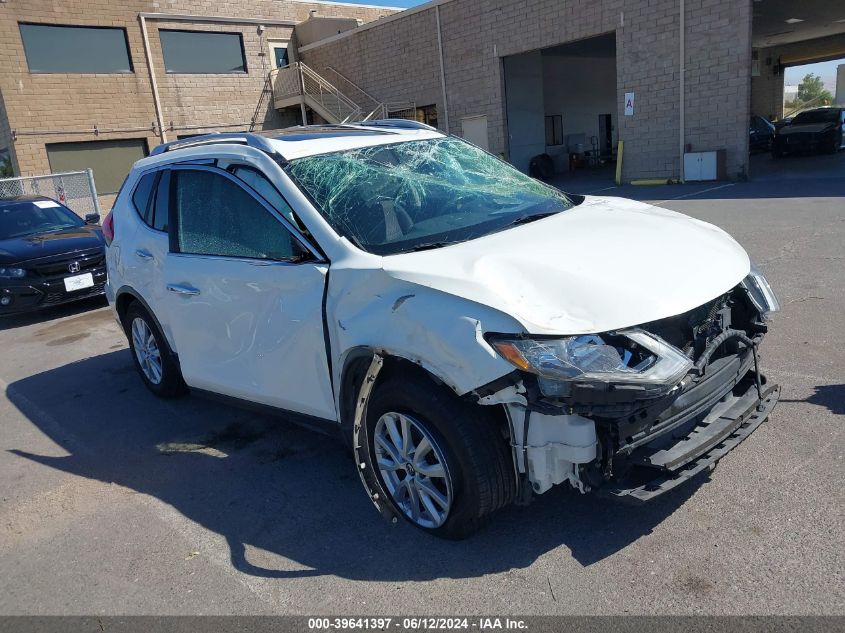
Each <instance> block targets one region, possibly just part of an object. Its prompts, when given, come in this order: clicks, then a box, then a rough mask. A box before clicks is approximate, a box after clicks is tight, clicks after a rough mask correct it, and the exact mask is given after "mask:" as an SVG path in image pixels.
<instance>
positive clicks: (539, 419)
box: [480, 280, 779, 501]
mask: <svg viewBox="0 0 845 633" xmlns="http://www.w3.org/2000/svg"><path fill="white" fill-rule="evenodd" d="M753 290H754V289H753V288H752V290H749V283H748V280H746V281H745V282H743V283H742V284H740V285H738V286H736V287H735V288H734V289H732V290H731V291H730V292H728V293H726V294H724V295H722V296H719V297H716V298H715V299H713V300H711V301H708V302H707V303H705V304H703V305H701V306H698V307H697V308H694V309H692V310H690V311H688V312H685V313H683V314H679V315H676V316H673V317H669V318H666V319H661V320H658V321H654V322H651V323H645V324H642V325H640V326H638V327H637V328H636V330H631V331H625V332H612V333H607V334H602V335H601V336H600V337H593V338H594V339H597V340H593V338H591V337H579V338H578V340H574V341H570V342H569V343H568V344H569V345H570V346H571V347H573V349H574V350H575V351H572V350H566V351H567V353H570V354H571V355H570V356H568V357H566V358H569V359H573V358H584V357H587V356H588V355H592V357H593V358H595V356H596V354H603V355H604V358H602V359H601V362H597V361H595V360H594V361H592V363H593V364H592V365H591V367H593V366H598V367H609V366H613V365H616V366H615V367H613V370H614V371H615V372H616V373H615V374H613V375H614V376H620V378H617V379H613V380H610V379H604V380H602V379H596V378H595V377H594V376H593V375H592V374H591V373H590V372H585V373H582V374H581V375H576V376H572V377H571V378H568V379H565V380H555V379H552V380H550V379H549V375H551V374H550V373H549V372H548V371H546V370H544V367H547V366H548V359H549V354H552V355H555V354H556V355H557V356H558V357H560V356H562V354H561V353H560V351H559V350H560V344H559V343H558V342H557V341H555V342H553V343H546V342H544V341H537V340H532V341H531V346H528V345H523V346H522V347H517V351H520V353H522V354H523V357H524V358H526V359H527V361H528V362H529V363H530V364H531V367H532V369H534V368H537V367H539V370H538V371H537V370H535V371H531V372H529V371H525V372H514V374H513V375H512V377H513V378H514V379H516V377H517V376H518V383H516V384H515V385H514V386H513V387H512V388H511V390H510V391H508V390H502V391H500V392H498V393H497V394H494V395H488V396H487V397H482V398H481V400H480V402H481V403H482V404H494V403H495V402H497V401H502V402H504V403H505V406H506V408H507V413H508V419H509V424H510V433H511V439H512V446H513V450H514V461H515V463H516V469H517V471H518V476H519V477H520V479H521V481H522V490H523V493H524V494H523V500H525V499H526V498H528V497H530V493H531V492H532V491H533V493H542V492H545V491H546V490H548V489H549V488H551V487H552V486H553V485H555V484H559V483H562V482H563V481H569V483H570V484H571V485H572V486H574V487H576V488H577V489H579V490H580V491H581V492H588V491H591V490H599V489H600V491H601V492H602V493H605V494H611V495H614V496H619V497H626V498H628V499H632V500H640V501H645V500H647V499H650V498H652V497H654V496H657V495H659V494H661V493H663V492H666V491H667V490H669V489H671V488H673V487H675V485H677V484H679V483H681V482H682V481H685V480H686V479H689V478H690V477H692V476H693V475H695V474H697V473H699V472H701V471H702V470H704V469H705V468H707V467H709V466H710V465H712V464H714V463H715V462H716V461H718V459H720V458H721V457H722V456H723V455H724V454H726V453H727V452H728V451H730V450H731V449H732V448H733V447H734V446H736V445H737V444H739V443H740V442H741V441H742V440H744V439H745V438H746V437H747V436H748V435H749V434H750V433H751V432H752V431H753V430H754V429H756V428H757V426H758V425H759V424H760V423H761V422H762V421H763V420H764V419H765V418H766V417H767V415H768V413H769V411H770V410H771V409H772V408H773V407H774V405H775V403H776V402H777V397H778V391H779V388H778V387H777V386H771V385H768V384H767V380H766V377H765V376H764V375H762V374H761V373H760V370H759V359H758V354H757V347H758V345H759V343H760V341H761V340H762V338H763V335H764V334H765V333H766V331H767V325H766V318H765V314H766V313H767V310H768V306H766V305H759V304H761V303H763V301H761V300H759V297H756V296H755V294H754V292H753ZM772 301H773V302H774V303H775V304H776V300H774V299H772ZM773 309H777V306H776V305H775V306H774V307H773ZM648 335H651V336H653V337H656V339H657V341H658V344H660V345H665V346H666V348H671V349H661V355H662V356H665V357H667V358H668V357H672V355H673V354H674V355H675V356H678V357H680V356H681V355H682V356H683V360H681V359H680V358H673V364H672V365H671V366H668V365H667V368H664V371H671V372H673V373H672V378H671V379H670V380H669V381H668V382H663V383H660V382H658V381H651V382H648V381H645V380H643V381H642V382H637V380H635V379H632V378H636V377H638V376H643V375H647V374H648V372H649V371H652V369H654V370H656V368H657V367H658V365H659V364H660V362H661V361H662V358H661V356H660V355H658V354H655V353H653V352H652V350H654V349H656V348H655V344H654V340H653V339H651V338H648ZM623 338H624V339H625V340H623ZM512 342H513V341H508V342H505V343H504V344H503V343H502V342H500V341H496V342H494V344H495V345H496V346H497V349H501V348H502V346H503V345H507V344H511V343H512ZM538 345H539V346H541V347H542V346H546V347H547V348H549V349H546V350H543V351H541V352H537V349H536V348H537V346H538ZM574 346H578V347H577V348H575V347H574ZM521 350H524V351H521ZM584 350H586V351H584ZM613 350H615V353H614V351H613ZM506 353H507V352H506ZM531 354H534V356H531ZM579 354H580V356H579ZM536 359H540V360H536ZM542 359H546V360H545V361H544V360H542ZM554 360H555V361H558V360H560V359H559V358H557V357H556V358H555V359H554ZM514 362H515V363H516V362H518V360H516V361H514ZM544 363H545V364H544ZM559 366H560V363H557V362H556V363H555V367H559ZM628 368H631V372H630V373H631V375H632V378H626V375H627V373H628ZM566 370H567V369H566V368H564V371H566ZM608 375H610V374H608ZM508 393H509V394H510V396H508V395H507V394H508Z"/></svg>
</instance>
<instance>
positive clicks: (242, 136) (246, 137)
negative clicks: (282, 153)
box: [150, 132, 279, 156]
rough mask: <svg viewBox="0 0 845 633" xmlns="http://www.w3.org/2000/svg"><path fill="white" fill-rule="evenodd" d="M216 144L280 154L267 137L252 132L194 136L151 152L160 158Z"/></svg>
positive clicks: (151, 154) (214, 133) (272, 154)
mask: <svg viewBox="0 0 845 633" xmlns="http://www.w3.org/2000/svg"><path fill="white" fill-rule="evenodd" d="M216 143H239V144H241V145H247V146H249V147H254V148H255V149H257V150H261V151H262V152H264V153H265V154H270V155H271V156H277V155H278V154H279V152H278V151H276V148H275V147H273V145H272V144H271V143H270V141H269V140H268V139H267V137H265V136H261V135H260V134H253V133H251V132H225V133H220V132H213V133H211V134H203V135H202V136H192V137H191V138H185V139H180V140H178V141H170V142H169V143H162V144H161V145H159V146H157V147H155V148H154V149H153V151H151V152H150V156H158V155H159V154H164V153H165V152H171V151H175V150H177V149H185V148H187V147H197V146H200V145H214V144H216Z"/></svg>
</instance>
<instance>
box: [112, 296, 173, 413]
mask: <svg viewBox="0 0 845 633" xmlns="http://www.w3.org/2000/svg"><path fill="white" fill-rule="evenodd" d="M123 324H124V328H125V329H126V337H127V338H128V339H129V347H130V349H131V350H132V360H133V361H134V362H135V368H136V369H137V370H138V373H139V374H141V379H142V380H143V381H144V384H145V385H146V386H147V388H148V389H149V390H150V391H152V392H153V393H154V394H156V395H157V396H160V397H162V398H173V397H176V396H181V395H182V394H184V393H186V392H187V391H188V387H187V385H186V384H185V381H184V380H182V372H181V371H180V370H179V361H178V360H177V359H176V356H175V354H173V352H171V351H170V347H169V346H168V345H167V341H166V340H165V339H164V336H163V335H162V333H161V331H160V330H159V328H158V326H157V325H156V322H155V320H154V319H153V318H152V317H151V316H150V314H149V312H147V310H146V309H145V308H144V306H143V305H141V303H140V302H138V301H135V302H133V303H132V304H130V305H129V307H128V308H127V310H126V315H125V316H124V318H123Z"/></svg>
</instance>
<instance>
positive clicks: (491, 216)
mask: <svg viewBox="0 0 845 633" xmlns="http://www.w3.org/2000/svg"><path fill="white" fill-rule="evenodd" d="M288 173H289V174H290V175H291V176H292V177H293V178H294V180H295V181H296V182H297V184H298V185H299V186H300V187H301V188H302V189H303V190H305V191H306V192H307V193H308V194H309V195H310V196H311V198H312V199H313V200H314V202H316V205H317V208H318V209H319V210H320V212H321V213H322V214H323V216H324V217H325V218H326V220H327V221H328V222H329V224H331V225H332V227H333V228H334V229H335V230H336V231H337V232H338V233H339V234H341V235H343V236H345V237H347V238H348V239H350V240H351V241H352V242H354V243H355V244H356V245H358V246H359V247H361V248H362V249H364V250H366V251H369V252H371V253H375V254H377V255H392V254H395V253H402V252H407V251H413V250H424V249H427V248H437V247H440V246H445V245H447V244H452V243H455V242H462V241H465V240H471V239H474V238H477V237H481V236H482V235H487V234H489V233H493V232H496V231H501V230H503V229H505V228H507V227H509V226H512V225H514V224H521V223H523V222H530V221H532V220H535V219H539V218H542V217H545V216H547V215H551V214H554V213H558V212H560V211H564V210H566V209H568V208H569V207H571V206H572V203H571V202H570V200H569V199H568V198H567V197H566V196H565V195H564V194H563V193H561V192H560V191H558V190H557V189H553V188H552V187H549V186H547V185H544V184H543V183H541V182H538V181H536V180H534V179H533V178H529V177H528V176H526V175H525V174H523V173H521V172H519V171H517V170H516V169H514V168H513V167H511V166H510V165H508V164H507V163H505V162H503V161H500V160H499V159H497V158H495V157H494V156H491V155H490V154H488V153H486V152H484V151H482V150H480V149H478V148H477V147H475V146H473V145H470V144H469V143H465V142H463V141H461V140H459V139H455V138H436V139H428V140H423V141H405V142H400V143H393V144H390V145H379V146H375V147H362V148H358V149H353V150H347V151H342V152H335V153H332V154H322V155H318V156H309V157H307V158H300V159H298V160H294V161H292V162H291V164H290V166H289V167H288Z"/></svg>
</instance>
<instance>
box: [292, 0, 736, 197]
mask: <svg viewBox="0 0 845 633" xmlns="http://www.w3.org/2000/svg"><path fill="white" fill-rule="evenodd" d="M678 7H679V2H678V0H650V1H649V2H648V3H646V2H642V1H641V0H560V1H558V2H548V1H544V0H523V1H520V2H517V1H510V2H505V1H501V2H493V3H483V4H480V3H478V2H477V1H476V0H451V1H447V2H444V3H442V4H441V5H440V13H441V23H442V38H443V54H444V59H445V68H446V73H445V75H446V84H447V99H448V106H449V119H450V131H451V132H453V133H459V132H460V121H461V119H462V118H463V117H468V116H475V115H486V116H487V120H488V124H489V137H490V148H491V150H492V151H493V152H495V153H499V152H507V151H508V145H509V142H508V141H509V140H508V138H507V129H508V126H507V120H506V112H505V111H506V108H505V106H504V103H505V95H504V90H505V85H504V81H503V70H502V68H503V64H502V59H503V57H505V56H508V55H517V54H520V53H525V52H528V51H531V50H536V49H540V48H546V47H549V46H556V45H559V44H564V43H567V42H571V41H575V40H579V39H583V38H587V37H592V36H596V35H600V34H605V33H615V34H616V49H617V67H616V71H617V73H616V74H617V85H616V105H617V114H618V117H617V119H618V122H619V125H618V135H619V138H620V139H623V140H624V141H625V161H624V169H623V177H624V178H625V179H626V180H630V179H635V178H676V177H677V176H678V174H679V168H680V167H679V165H680V151H679V145H680V141H679V112H680V110H679V74H678V66H679V57H680V53H679V48H680V42H679V28H678V25H679V10H678ZM686 11H687V13H686V22H687V30H686V46H687V47H686V65H687V75H686V82H687V89H686V103H687V116H686V120H687V126H686V130H687V132H686V141H687V142H688V143H691V144H692V145H693V148H694V149H699V150H704V149H718V148H724V149H726V150H727V168H728V174H729V176H731V177H736V176H737V175H738V174H739V173H740V172H741V171H745V170H746V169H747V167H746V163H747V155H748V151H747V146H748V122H747V119H748V115H749V112H748V109H749V103H750V56H751V2H735V1H733V0H687V2H686ZM434 13H435V9H434V8H433V7H430V8H426V9H425V10H423V11H420V12H418V13H415V14H413V15H410V16H404V15H403V16H402V17H400V18H399V19H392V20H385V21H383V23H378V24H375V25H371V26H370V27H369V28H367V27H364V28H361V29H358V30H357V31H353V32H352V34H351V35H345V36H341V37H339V38H335V39H334V40H333V41H331V40H330V41H328V42H327V43H324V44H317V45H315V46H312V47H306V48H305V50H303V51H302V54H303V57H304V59H305V61H306V63H308V64H310V65H312V66H313V67H315V68H316V69H317V70H318V71H319V70H320V69H321V68H324V67H325V66H326V65H334V66H337V67H339V68H340V69H341V70H342V71H343V72H344V73H345V74H347V75H349V76H350V78H352V79H354V80H356V81H360V82H362V87H363V88H364V89H366V90H368V91H369V92H371V93H372V94H374V95H375V96H376V97H378V98H379V99H381V100H391V99H396V98H404V99H409V100H414V101H416V102H417V103H421V102H422V101H425V100H432V99H433V102H434V103H437V104H438V106H439V108H440V109H442V106H443V104H442V97H441V96H440V92H441V91H440V83H439V82H440V77H439V65H438V57H437V32H436V26H435V16H434ZM625 92H635V94H636V112H635V115H634V116H633V117H624V116H622V110H623V109H622V100H623V96H624V93H625ZM439 120H440V121H441V122H442V121H444V117H443V113H442V112H440V114H439Z"/></svg>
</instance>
